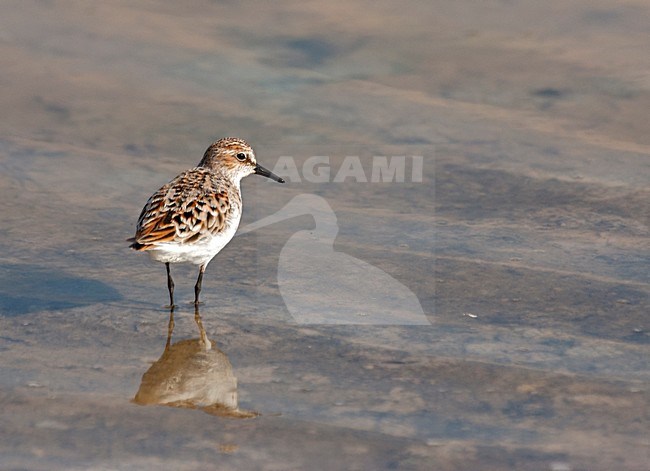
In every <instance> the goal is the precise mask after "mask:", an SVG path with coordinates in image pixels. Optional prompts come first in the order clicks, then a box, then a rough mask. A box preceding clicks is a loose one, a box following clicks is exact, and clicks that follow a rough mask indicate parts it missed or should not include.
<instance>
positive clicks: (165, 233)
mask: <svg viewBox="0 0 650 471" xmlns="http://www.w3.org/2000/svg"><path fill="white" fill-rule="evenodd" d="M253 173H255V174H257V175H261V176H264V177H267V178H270V179H272V180H275V181H276V182H279V183H284V179H282V178H280V177H279V176H277V175H276V174H274V173H273V172H271V171H269V170H267V169H266V168H264V167H262V166H261V165H260V164H258V163H257V160H256V157H255V152H254V151H253V149H252V147H251V146H250V145H249V144H248V143H247V142H246V141H245V140H243V139H239V138H236V137H226V138H223V139H219V140H218V141H216V142H214V143H213V144H211V145H210V147H208V148H207V150H206V151H205V153H204V154H203V158H202V159H201V161H200V162H199V164H198V166H196V167H194V168H191V169H189V170H186V171H184V172H182V173H181V174H180V175H178V176H177V177H176V178H174V179H173V180H171V181H170V182H169V183H167V184H166V185H163V186H162V187H161V188H160V189H159V190H158V191H156V192H155V193H154V194H153V195H151V197H150V198H149V200H148V201H147V203H146V204H145V205H144V208H142V212H141V213H140V217H139V218H138V222H137V226H136V232H135V236H134V237H132V238H130V239H127V241H129V242H131V245H130V247H131V248H132V249H134V250H136V251H139V252H147V253H148V254H149V256H150V257H151V258H152V259H153V260H156V261H159V262H162V263H164V264H165V268H166V270H167V289H168V291H169V305H170V307H171V308H172V309H173V308H174V280H173V279H172V276H171V270H170V264H171V263H183V262H189V263H192V264H194V265H198V266H199V275H198V278H197V280H196V284H195V285H194V304H195V305H198V304H199V295H200V293H201V284H202V281H203V273H204V272H205V268H206V267H207V265H208V263H209V262H210V260H212V259H213V258H214V257H215V256H216V255H217V254H218V253H219V252H220V251H221V250H222V249H223V248H224V247H225V246H226V245H227V244H228V242H230V240H231V239H232V238H233V236H234V235H235V232H236V231H237V227H238V226H239V221H240V220H241V214H242V198H241V187H240V182H241V179H242V178H244V177H246V176H248V175H251V174H253Z"/></svg>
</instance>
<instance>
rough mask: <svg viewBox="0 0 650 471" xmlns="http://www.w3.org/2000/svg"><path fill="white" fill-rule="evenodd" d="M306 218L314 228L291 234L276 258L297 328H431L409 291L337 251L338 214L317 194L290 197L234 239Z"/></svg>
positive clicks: (282, 292)
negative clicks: (397, 326)
mask: <svg viewBox="0 0 650 471" xmlns="http://www.w3.org/2000/svg"><path fill="white" fill-rule="evenodd" d="M305 214H308V215H311V216H312V217H313V219H314V223H315V225H314V228H313V229H312V230H301V231H298V232H296V233H295V234H293V235H292V236H291V237H290V238H289V240H287V242H286V243H285V244H284V246H283V247H282V250H281V251H280V257H279V259H278V278H277V279H278V288H279V290H280V295H281V296H282V299H283V301H284V303H285V305H286V306H287V310H288V311H289V313H290V314H291V315H292V317H293V318H294V320H296V321H297V322H298V323H299V324H339V325H340V324H364V325H431V322H430V321H429V320H428V318H427V316H426V314H425V313H424V311H423V309H422V305H421V304H420V301H419V299H418V298H417V296H416V295H415V293H413V292H412V291H411V290H410V289H409V288H408V287H407V286H405V285H404V284H402V283H401V282H399V281H398V280H396V279H395V278H393V277H392V276H391V275H389V274H388V273H386V272H385V271H384V270H382V269H380V268H379V267H376V266H373V265H371V264H370V263H367V262H365V261H363V260H360V259H358V258H356V257H353V256H352V255H349V254H347V253H345V252H343V251H340V250H335V248H334V243H335V240H336V236H337V234H338V231H339V226H338V222H337V218H336V214H335V213H334V210H333V209H332V207H331V206H330V205H329V203H328V202H327V200H326V199H325V198H323V197H321V196H319V195H316V194H310V193H303V194H300V195H297V196H294V197H293V198H292V199H291V200H290V201H289V202H288V203H287V204H286V205H285V206H284V207H283V208H281V209H280V210H279V211H277V212H276V213H275V214H271V215H269V216H266V217H264V218H262V219H260V220H258V221H255V222H253V223H251V224H248V225H247V226H245V227H243V228H242V229H240V230H239V232H238V236H240V235H244V234H247V233H249V232H252V231H255V230H258V229H260V228H262V227H265V226H268V225H270V224H275V223H277V222H280V221H285V220H287V219H291V218H294V217H299V216H302V215H305ZM387 223H390V224H395V222H394V221H392V222H390V221H387ZM389 253H390V251H389V249H388V248H387V254H389Z"/></svg>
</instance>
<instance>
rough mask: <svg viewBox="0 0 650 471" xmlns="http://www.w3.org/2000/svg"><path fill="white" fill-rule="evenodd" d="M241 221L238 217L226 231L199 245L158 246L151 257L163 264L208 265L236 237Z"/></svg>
mask: <svg viewBox="0 0 650 471" xmlns="http://www.w3.org/2000/svg"><path fill="white" fill-rule="evenodd" d="M239 219H240V217H237V218H236V219H235V220H233V221H232V222H231V224H229V225H228V226H227V228H226V230H225V231H223V232H221V233H219V234H217V235H215V236H213V237H212V238H211V239H206V240H204V241H201V242H198V243H194V244H178V243H162V244H156V246H155V248H152V249H149V250H148V252H149V256H150V257H151V258H152V259H154V260H156V261H158V262H163V263H181V262H189V263H193V264H194V265H207V264H208V262H209V261H210V260H212V259H213V258H214V256H215V255H217V254H218V253H219V252H220V251H221V249H223V248H224V247H225V246H226V245H227V244H228V242H230V240H231V239H232V238H233V237H234V235H235V232H237V227H238V226H239Z"/></svg>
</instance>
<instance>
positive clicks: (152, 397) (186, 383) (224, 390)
mask: <svg viewBox="0 0 650 471" xmlns="http://www.w3.org/2000/svg"><path fill="white" fill-rule="evenodd" d="M194 320H195V322H196V325H197V327H198V329H199V338H196V339H188V340H181V341H180V342H176V343H174V344H172V342H171V339H172V333H173V332H174V310H173V309H171V310H170V313H169V324H168V328H167V342H166V343H165V350H164V351H163V354H162V355H161V357H160V358H159V359H158V360H157V361H156V362H155V363H154V364H153V365H151V367H150V368H149V369H148V370H147V372H146V373H145V374H144V375H143V376H142V381H141V383H140V389H138V392H137V394H136V395H135V398H134V399H133V402H135V403H136V404H140V405H152V404H159V405H165V406H171V407H184V408H189V409H201V410H203V411H204V412H207V413H208V414H213V415H218V416H221V417H232V418H250V417H255V416H257V415H259V414H258V413H257V412H253V411H243V410H240V409H239V407H238V399H237V378H236V377H235V376H234V374H233V371H232V365H231V364H230V361H229V360H228V357H227V356H226V354H225V353H224V352H222V351H221V350H219V349H218V348H216V347H214V346H213V344H212V342H211V341H210V340H209V339H208V337H207V335H206V333H205V329H204V327H203V322H202V320H201V315H200V313H199V306H198V305H196V306H195V307H194Z"/></svg>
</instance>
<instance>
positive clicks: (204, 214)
mask: <svg viewBox="0 0 650 471" xmlns="http://www.w3.org/2000/svg"><path fill="white" fill-rule="evenodd" d="M228 196H229V192H228V188H227V186H226V185H225V184H220V182H219V181H218V179H217V178H216V177H215V176H214V175H213V174H211V172H210V171H209V170H206V169H204V168H194V169H192V170H188V171H186V172H184V173H182V174H180V175H179V176H178V177H176V178H175V179H174V180H172V181H171V182H169V183H168V184H166V185H165V186H163V187H162V188H160V190H158V191H157V192H156V193H154V194H153V195H152V196H151V198H149V201H147V204H146V205H145V206H144V208H143V209H142V213H141V214H140V218H139V219H138V227H137V231H136V235H135V241H136V242H138V243H139V244H144V245H153V244H157V243H164V242H176V243H187V242H198V241H200V240H202V239H204V238H206V237H208V236H210V235H212V234H215V233H219V232H221V231H223V230H224V228H225V226H226V222H227V220H228V216H229V213H230V211H231V204H230V200H229V197H228Z"/></svg>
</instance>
